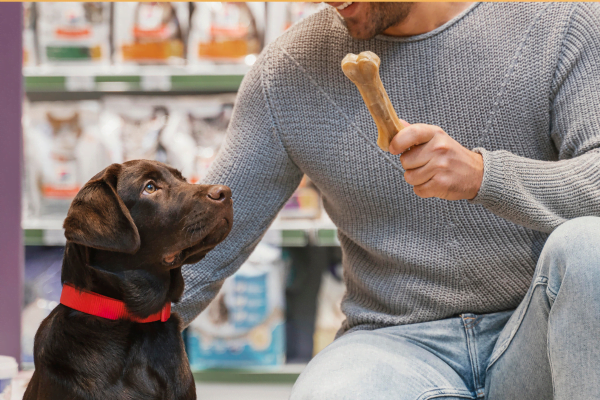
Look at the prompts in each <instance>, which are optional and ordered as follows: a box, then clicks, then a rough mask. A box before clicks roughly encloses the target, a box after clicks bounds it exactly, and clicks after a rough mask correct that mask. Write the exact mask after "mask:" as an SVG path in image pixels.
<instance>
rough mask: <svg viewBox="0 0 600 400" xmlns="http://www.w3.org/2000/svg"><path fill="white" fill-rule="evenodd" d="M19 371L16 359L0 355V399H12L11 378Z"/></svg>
mask: <svg viewBox="0 0 600 400" xmlns="http://www.w3.org/2000/svg"><path fill="white" fill-rule="evenodd" d="M18 372H19V366H18V364H17V360H15V359H14V358H12V357H8V356H0V400H11V399H12V397H11V396H12V380H13V378H14V377H15V376H17V373H18Z"/></svg>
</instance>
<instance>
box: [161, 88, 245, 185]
mask: <svg viewBox="0 0 600 400" xmlns="http://www.w3.org/2000/svg"><path fill="white" fill-rule="evenodd" d="M234 100H235V96H234V95H221V96H195V97H193V98H181V99H179V100H176V101H175V102H174V103H171V104H170V107H169V110H170V114H169V121H168V123H167V127H166V128H165V130H164V133H163V135H162V138H163V144H164V146H165V148H166V150H167V158H168V160H169V161H170V163H171V165H172V166H173V167H175V168H177V169H179V170H180V171H181V173H182V174H183V176H185V177H186V178H187V179H188V182H191V183H198V182H200V181H202V179H203V178H204V177H205V176H206V174H207V172H208V170H209V168H210V166H211V164H212V162H213V161H214V159H215V158H216V156H217V153H218V152H219V149H220V148H221V145H222V143H223V142H224V140H225V135H226V132H227V126H228V125H229V121H230V119H231V113H232V110H233V103H234Z"/></svg>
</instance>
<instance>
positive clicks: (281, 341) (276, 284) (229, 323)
mask: <svg viewBox="0 0 600 400" xmlns="http://www.w3.org/2000/svg"><path fill="white" fill-rule="evenodd" d="M283 281H284V273H283V266H282V262H281V250H280V249H279V248H276V247H271V246H268V245H266V244H263V243H261V244H259V245H258V246H257V247H256V250H255V251H254V253H253V254H252V255H251V256H250V258H249V259H248V261H247V262H246V263H244V264H243V265H242V267H241V268H240V269H239V270H238V271H237V272H236V273H235V274H234V275H233V276H231V277H230V278H228V279H227V280H226V281H225V283H224V284H223V287H222V288H221V291H220V292H219V294H218V295H217V297H216V298H215V299H214V300H213V301H212V302H211V303H210V305H209V306H208V307H207V308H206V310H204V311H203V312H202V313H201V314H200V316H198V318H196V320H194V321H193V322H192V323H191V325H190V327H189V329H188V331H187V339H186V342H187V352H188V358H189V360H190V364H191V366H192V369H196V370H202V369H207V368H250V367H261V366H262V367H272V366H278V365H281V364H283V362H284V359H285V326H284V298H285V297H284V283H283Z"/></svg>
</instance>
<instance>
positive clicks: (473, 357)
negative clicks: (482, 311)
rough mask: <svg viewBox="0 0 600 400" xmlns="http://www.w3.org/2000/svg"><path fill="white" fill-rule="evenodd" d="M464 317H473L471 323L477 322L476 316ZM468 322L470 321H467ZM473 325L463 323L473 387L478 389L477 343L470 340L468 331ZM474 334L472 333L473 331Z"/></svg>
mask: <svg viewBox="0 0 600 400" xmlns="http://www.w3.org/2000/svg"><path fill="white" fill-rule="evenodd" d="M463 318H464V319H474V320H475V321H474V322H473V324H475V322H477V323H478V321H477V318H472V317H463ZM469 324H470V322H469ZM473 326H474V325H469V326H467V324H466V323H465V324H464V327H465V335H466V337H467V350H468V351H469V359H470V360H469V361H470V364H471V372H472V373H473V383H474V388H475V390H476V391H477V390H478V389H479V386H480V382H479V381H480V379H479V362H478V360H477V345H476V344H475V341H474V340H471V339H472V338H471V334H470V333H469V331H471V332H472V329H471V328H472V327H473ZM473 336H474V333H473Z"/></svg>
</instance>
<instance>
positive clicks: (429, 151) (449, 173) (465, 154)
mask: <svg viewBox="0 0 600 400" xmlns="http://www.w3.org/2000/svg"><path fill="white" fill-rule="evenodd" d="M402 123H403V124H404V126H405V128H404V129H402V131H400V132H399V133H398V134H396V136H394V138H393V139H392V142H391V143H390V147H389V151H390V153H392V154H394V155H397V154H401V156H400V162H401V163H402V166H403V167H404V169H405V171H406V172H405V173H404V179H405V180H406V182H408V183H409V184H410V185H412V186H413V190H414V191H415V193H416V195H417V196H419V197H423V198H427V197H439V198H440V199H446V200H462V199H472V198H474V197H475V196H476V195H477V192H479V187H480V186H481V181H482V180H483V157H482V156H481V154H478V153H475V152H473V151H471V150H469V149H467V148H465V147H463V146H462V145H461V144H460V143H458V142H457V141H456V140H454V139H452V138H451V137H450V136H449V135H448V134H447V133H446V132H444V130H443V129H442V128H440V127H438V126H434V125H426V124H413V125H410V124H409V123H407V122H406V121H402Z"/></svg>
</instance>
